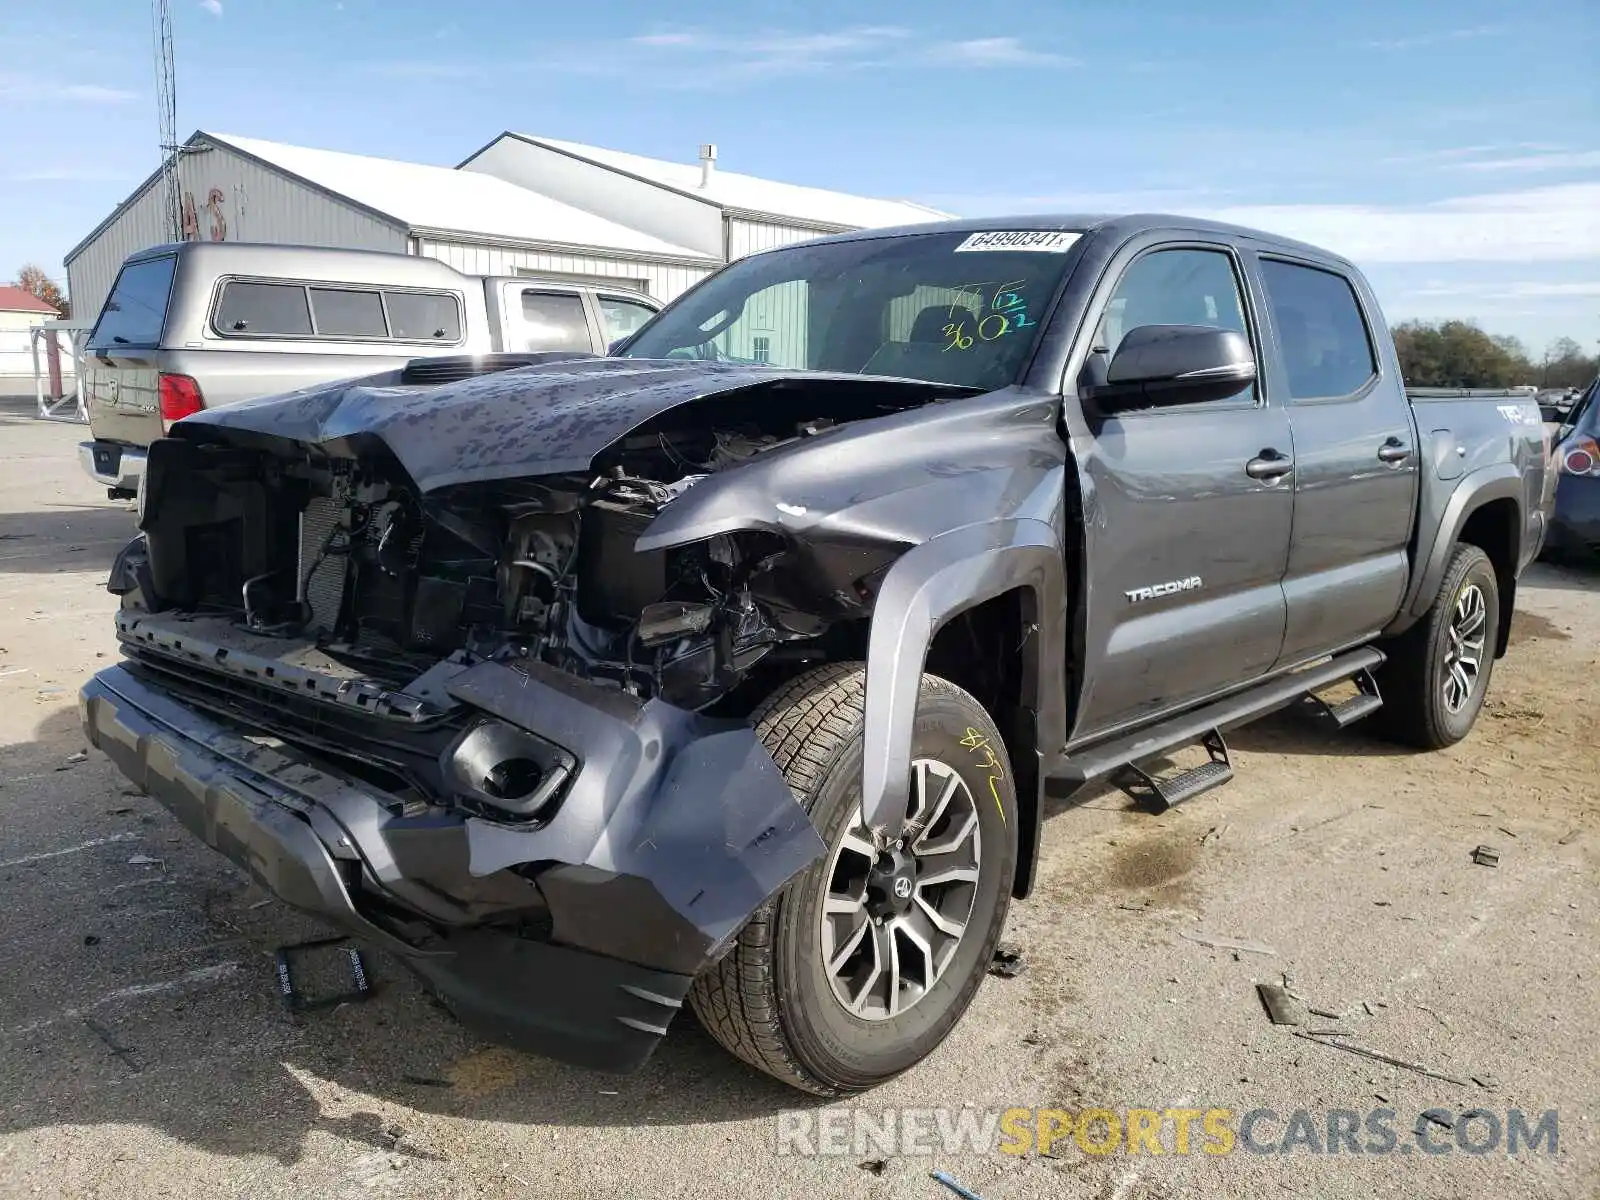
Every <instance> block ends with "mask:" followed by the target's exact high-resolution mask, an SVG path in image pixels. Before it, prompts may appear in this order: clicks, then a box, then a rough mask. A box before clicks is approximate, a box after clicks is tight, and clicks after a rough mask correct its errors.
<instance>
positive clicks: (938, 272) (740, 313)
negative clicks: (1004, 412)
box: [621, 230, 1078, 389]
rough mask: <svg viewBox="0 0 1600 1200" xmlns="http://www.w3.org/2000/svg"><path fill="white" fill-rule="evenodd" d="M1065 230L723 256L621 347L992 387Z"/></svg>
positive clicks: (1033, 323) (1037, 309) (1038, 297)
mask: <svg viewBox="0 0 1600 1200" xmlns="http://www.w3.org/2000/svg"><path fill="white" fill-rule="evenodd" d="M1077 239H1078V235H1077V234H1075V233H1064V232H1060V231H1050V230H1033V231H1019V232H1007V231H993V232H986V233H927V234H911V235H909V236H902V237H892V238H875V239H863V240H860V241H847V242H832V243H826V244H821V245H810V246H806V245H801V246H795V247H792V248H789V249H784V250H775V251H771V252H769V253H766V254H758V255H755V256H753V257H751V258H746V259H742V260H740V261H739V262H736V263H734V264H733V265H732V266H730V267H728V268H727V269H726V270H724V271H722V272H721V273H720V274H717V275H715V276H713V277H712V278H711V279H709V280H707V281H706V282H705V283H704V284H702V285H701V286H700V287H698V288H696V289H695V290H694V291H692V292H690V293H689V294H688V295H686V296H684V297H683V298H682V299H680V300H679V301H677V302H676V303H675V304H672V305H671V306H669V307H668V308H667V309H666V310H665V311H663V312H662V313H661V314H660V315H659V316H658V317H657V318H656V319H655V320H654V321H652V322H651V323H650V324H649V325H647V326H646V327H645V328H644V330H643V331H642V332H641V333H640V334H639V336H638V337H637V338H635V339H634V340H633V341H632V342H631V343H629V344H628V346H627V348H626V349H624V350H623V351H622V352H621V353H622V355H623V356H625V357H629V358H700V359H715V360H717V361H720V362H741V363H762V364H770V365H772V366H774V367H784V368H788V369H795V370H810V371H843V372H850V373H854V374H862V375H893V376H900V377H904V378H911V379H925V380H928V381H930V382H934V383H953V384H960V385H963V386H968V387H979V388H986V389H992V388H998V387H1004V386H1006V385H1007V384H1010V383H1014V382H1016V380H1017V377H1018V375H1019V374H1020V372H1021V371H1022V368H1023V365H1024V364H1025V363H1026V362H1027V361H1028V356H1029V353H1030V352H1031V351H1032V349H1033V346H1034V343H1035V342H1036V341H1037V340H1038V336H1039V328H1040V324H1041V322H1042V321H1043V319H1044V314H1045V311H1046V309H1047V308H1048V307H1049V304H1050V301H1051V298H1052V297H1053V296H1054V295H1055V292H1056V287H1057V285H1058V284H1059V283H1060V282H1061V279H1062V277H1063V276H1064V275H1065V273H1066V270H1067V268H1068V265H1069V264H1070V263H1071V262H1072V261H1073V256H1072V255H1071V254H1070V253H1069V251H1070V250H1071V249H1072V247H1073V245H1074V243H1075V242H1076V241H1077Z"/></svg>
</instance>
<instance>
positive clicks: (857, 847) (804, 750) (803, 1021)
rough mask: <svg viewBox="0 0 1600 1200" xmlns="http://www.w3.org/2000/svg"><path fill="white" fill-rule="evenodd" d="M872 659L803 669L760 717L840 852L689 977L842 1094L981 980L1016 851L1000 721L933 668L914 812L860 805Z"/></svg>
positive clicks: (920, 733) (790, 1060)
mask: <svg viewBox="0 0 1600 1200" xmlns="http://www.w3.org/2000/svg"><path fill="white" fill-rule="evenodd" d="M864 701H865V673H864V670H863V668H862V667H861V665H860V664H859V663H854V664H841V665H836V666H829V667H822V668H819V669H818V670H815V671H811V672H808V673H807V674H805V675H802V676H800V677H799V678H798V679H796V680H794V681H793V682H791V683H790V684H788V685H787V686H786V687H784V688H783V689H781V690H780V691H779V692H777V693H776V694H774V695H773V696H772V697H771V698H769V699H768V700H767V701H766V702H765V703H764V704H763V705H762V706H761V708H760V709H759V710H757V712H756V714H755V717H754V722H755V725H756V730H757V733H758V734H759V736H760V737H761V740H762V742H763V744H765V745H766V747H767V749H768V750H769V751H770V752H771V753H772V756H773V758H774V759H775V760H776V761H777V763H778V766H779V768H780V769H782V771H783V773H784V775H785V777H786V778H787V779H788V781H789V786H790V787H791V788H792V789H793V790H794V793H795V795H796V796H797V797H799V799H800V801H801V803H802V804H803V805H805V807H806V809H807V810H808V811H809V812H810V814H811V819H812V821H813V822H814V823H815V824H816V826H817V829H818V831H819V832H820V833H821V834H822V836H823V840H824V841H825V842H826V843H827V845H828V850H827V853H825V854H824V855H823V856H822V858H821V859H819V860H818V861H817V862H815V863H813V864H812V865H811V866H810V867H809V868H807V869H806V870H805V871H804V872H802V873H801V874H800V875H799V876H798V877H797V878H796V879H795V880H794V882H793V883H791V884H790V885H789V887H787V888H786V889H785V890H784V891H783V892H782V893H781V894H780V895H779V896H777V897H775V898H774V899H773V900H771V901H769V902H768V903H767V904H765V905H763V906H762V908H760V909H759V910H757V912H756V913H755V915H754V916H753V917H752V918H751V919H750V922H749V924H748V925H746V927H745V929H744V930H743V932H742V933H741V934H740V935H739V939H738V941H737V943H736V944H735V946H734V948H733V949H732V950H731V951H730V952H729V953H728V955H727V956H726V957H725V958H723V959H722V960H721V961H719V962H718V963H716V964H715V965H714V966H712V967H711V968H710V969H709V970H708V971H707V972H706V973H705V974H704V975H703V976H701V977H700V979H698V980H696V982H695V985H694V988H693V990H692V991H691V992H690V996H689V998H690V1003H691V1004H692V1005H693V1007H694V1010H695V1013H696V1015H698V1016H699V1018H700V1021H701V1024H703V1025H704V1026H705V1027H706V1029H707V1030H708V1031H709V1032H710V1033H711V1035H712V1036H713V1037H715V1038H716V1039H717V1040H718V1041H719V1042H721V1043H722V1044H723V1045H724V1046H725V1047H727V1049H729V1050H730V1051H732V1052H733V1053H734V1054H736V1055H738V1056H739V1057H740V1058H742V1059H744V1060H745V1061H746V1062H748V1063H750V1064H751V1065H752V1066H755V1067H758V1068H759V1069H761V1070H763V1071H766V1072H767V1073H768V1074H771V1075H774V1076H776V1077H777V1078H779V1079H782V1080H783V1081H784V1082H785V1083H789V1084H791V1085H793V1086H795V1087H798V1088H802V1089H804V1090H806V1091H809V1092H815V1093H817V1094H819V1095H839V1094H842V1093H845V1092H853V1091H860V1090H863V1089H865V1088H869V1087H872V1086H874V1085H875V1084H878V1083H881V1082H883V1081H884V1080H886V1079H888V1078H890V1077H891V1076H894V1075H896V1074H898V1073H899V1072H901V1071H904V1070H905V1069H907V1068H908V1067H911V1066H913V1065H914V1064H916V1063H917V1062H919V1061H921V1060H922V1059H923V1058H925V1057H926V1056H927V1055H928V1054H929V1053H930V1052H932V1050H933V1049H934V1048H935V1047H936V1046H938V1044H939V1043H940V1042H941V1041H943V1040H944V1038H945V1036H946V1035H947V1034H948V1033H949V1032H950V1030H951V1029H952V1028H953V1027H954V1026H955V1023H956V1022H957V1021H958V1020H959V1019H960V1017H961V1014H962V1013H963V1012H964V1011H965V1010H966V1007H967V1005H968V1004H969V1003H970V1002H971V1000H972V997H973V994H974V993H975V992H976V991H977V988H978V985H979V984H980V983H981V982H982V980H983V977H984V973H985V971H986V969H987V966H988V963H989V961H990V959H991V957H992V955H993V953H994V946H995V943H996V941H997V940H998V939H999V936H1000V929H1001V926H1002V925H1003V924H1004V921H1005V915H1006V907H1007V901H1008V899H1009V896H1010V891H1011V878H1012V874H1013V867H1014V863H1015V859H1016V823H1017V807H1016V796H1015V792H1014V791H1013V789H1012V785H1011V778H1010V776H1011V772H1010V765H1009V763H1008V762H1007V761H1006V757H1005V749H1004V746H1003V744H1002V742H1001V739H1000V734H999V731H998V730H996V729H995V727H994V724H993V722H992V721H991V720H990V718H989V716H988V714H987V713H985V712H984V710H983V708H982V707H981V706H980V705H979V704H978V702H977V701H976V700H974V699H973V698H972V697H971V696H969V695H968V694H967V693H966V692H964V691H962V690H961V689H960V688H958V687H956V686H955V685H954V684H952V683H949V682H947V681H946V680H943V679H940V678H938V677H936V676H932V675H926V676H924V677H923V680H922V690H921V695H920V697H919V700H918V706H917V715H916V733H915V740H914V743H913V748H912V769H911V787H910V794H909V796H908V797H907V802H906V809H905V814H904V818H903V819H902V820H901V821H899V822H898V823H897V824H896V826H895V828H893V829H892V830H891V831H890V832H889V834H888V836H887V837H886V838H880V839H875V838H874V837H873V835H872V833H871V832H870V831H869V830H868V829H867V827H866V825H865V823H864V822H863V820H862V816H861V732H862V725H863V721H864V717H865V710H864Z"/></svg>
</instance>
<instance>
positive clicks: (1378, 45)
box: [1367, 25, 1506, 50]
mask: <svg viewBox="0 0 1600 1200" xmlns="http://www.w3.org/2000/svg"><path fill="white" fill-rule="evenodd" d="M1505 31H1506V27H1505V26H1504V25H1470V26H1467V27H1465V28H1461V29H1440V30H1435V31H1434V32H1433V33H1419V34H1416V35H1415V36H1412V37H1402V38H1382V39H1379V40H1377V41H1371V42H1368V43H1367V45H1368V46H1369V47H1371V48H1372V49H1374V50H1417V49H1421V48H1422V47H1424V46H1440V45H1443V44H1445V43H1446V42H1465V41H1470V40H1472V39H1475V38H1486V37H1494V36H1496V35H1498V34H1502V33H1504V32H1505Z"/></svg>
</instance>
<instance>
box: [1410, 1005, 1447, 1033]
mask: <svg viewBox="0 0 1600 1200" xmlns="http://www.w3.org/2000/svg"><path fill="white" fill-rule="evenodd" d="M1412 1007H1413V1008H1420V1009H1421V1010H1422V1011H1423V1012H1425V1013H1427V1014H1428V1015H1429V1016H1430V1017H1432V1018H1433V1019H1434V1020H1435V1021H1437V1022H1439V1024H1441V1025H1443V1026H1444V1027H1445V1028H1446V1029H1449V1028H1450V1022H1449V1021H1446V1020H1445V1019H1444V1018H1443V1017H1442V1016H1440V1015H1439V1014H1438V1013H1436V1012H1434V1011H1433V1009H1431V1008H1429V1007H1428V1006H1427V1005H1426V1004H1415V1005H1413V1006H1412Z"/></svg>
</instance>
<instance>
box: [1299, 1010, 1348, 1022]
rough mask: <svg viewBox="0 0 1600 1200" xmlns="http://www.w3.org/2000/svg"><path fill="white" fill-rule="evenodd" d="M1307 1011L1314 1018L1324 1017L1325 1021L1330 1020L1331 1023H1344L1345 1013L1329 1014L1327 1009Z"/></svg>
mask: <svg viewBox="0 0 1600 1200" xmlns="http://www.w3.org/2000/svg"><path fill="white" fill-rule="evenodd" d="M1306 1011H1307V1012H1308V1013H1310V1014H1311V1015H1312V1016H1313V1017H1322V1018H1324V1019H1325V1020H1329V1021H1342V1020H1344V1014H1343V1013H1336V1012H1329V1011H1328V1010H1327V1009H1325V1008H1307V1009H1306Z"/></svg>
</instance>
